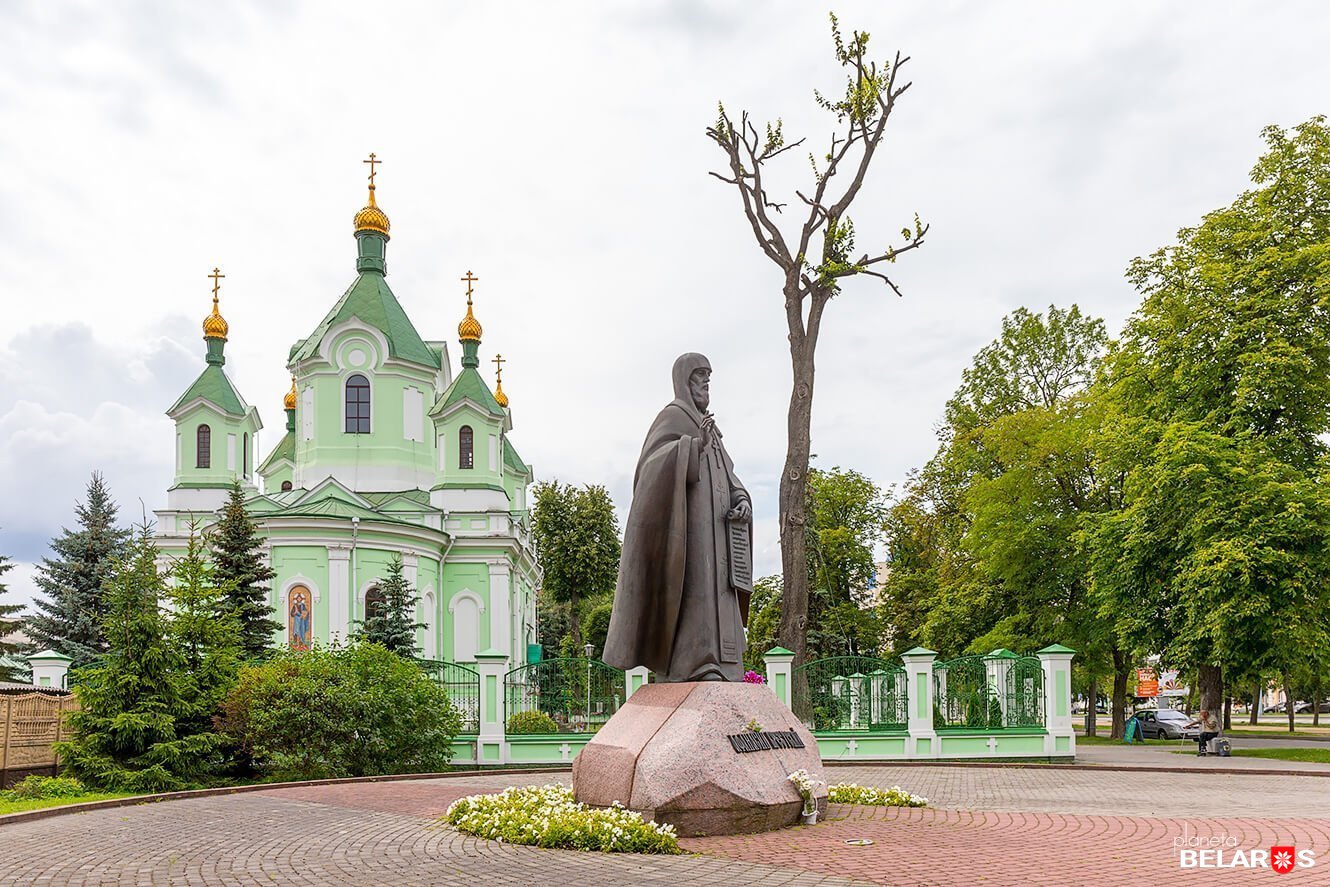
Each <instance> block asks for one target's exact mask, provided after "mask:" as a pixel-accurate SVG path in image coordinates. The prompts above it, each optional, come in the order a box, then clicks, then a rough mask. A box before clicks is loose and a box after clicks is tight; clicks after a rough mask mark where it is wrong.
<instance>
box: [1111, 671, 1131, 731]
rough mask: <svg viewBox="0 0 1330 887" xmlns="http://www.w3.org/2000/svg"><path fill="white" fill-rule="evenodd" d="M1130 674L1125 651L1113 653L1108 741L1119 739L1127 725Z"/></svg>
mask: <svg viewBox="0 0 1330 887" xmlns="http://www.w3.org/2000/svg"><path fill="white" fill-rule="evenodd" d="M1130 674H1131V661H1130V660H1129V659H1128V658H1127V652H1126V651H1125V650H1114V651H1113V728H1112V730H1110V731H1109V734H1108V736H1109V738H1110V739H1121V738H1122V734H1123V732H1124V730H1125V729H1126V724H1127V678H1128V677H1129V676H1130Z"/></svg>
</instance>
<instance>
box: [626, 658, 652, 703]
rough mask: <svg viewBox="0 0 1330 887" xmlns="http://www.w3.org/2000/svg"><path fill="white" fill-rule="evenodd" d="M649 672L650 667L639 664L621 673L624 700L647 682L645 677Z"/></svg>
mask: <svg viewBox="0 0 1330 887" xmlns="http://www.w3.org/2000/svg"><path fill="white" fill-rule="evenodd" d="M650 674H651V669H649V668H647V667H646V666H645V665H639V666H637V667H635V668H630V669H628V670H627V671H625V672H624V673H623V690H624V697H623V698H624V701H625V702H627V701H628V700H629V699H631V698H632V697H633V694H634V693H636V692H637V691H638V689H639V688H640V687H641V686H642V685H643V684H645V683H646V682H647V677H648V676H649V675H650Z"/></svg>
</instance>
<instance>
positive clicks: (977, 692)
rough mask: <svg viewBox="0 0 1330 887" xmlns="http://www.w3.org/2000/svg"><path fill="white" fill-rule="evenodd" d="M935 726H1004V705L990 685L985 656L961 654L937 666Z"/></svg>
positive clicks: (934, 670) (935, 670)
mask: <svg viewBox="0 0 1330 887" xmlns="http://www.w3.org/2000/svg"><path fill="white" fill-rule="evenodd" d="M933 705H934V716H933V721H934V724H933V726H934V727H935V728H937V729H970V730H982V729H986V728H988V727H989V726H993V727H1001V726H1002V707H1001V703H1000V702H999V700H998V697H997V694H996V693H994V692H992V689H991V688H990V687H989V685H988V670H987V668H986V667H985V666H984V657H982V656H961V657H959V658H957V659H950V660H947V661H946V662H939V663H937V664H935V665H934V666H933Z"/></svg>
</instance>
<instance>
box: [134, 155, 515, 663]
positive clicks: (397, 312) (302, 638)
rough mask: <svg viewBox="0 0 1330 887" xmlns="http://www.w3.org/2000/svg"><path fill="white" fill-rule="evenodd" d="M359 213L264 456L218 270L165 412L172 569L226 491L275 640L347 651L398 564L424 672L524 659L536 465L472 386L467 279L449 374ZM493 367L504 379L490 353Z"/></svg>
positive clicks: (477, 334)
mask: <svg viewBox="0 0 1330 887" xmlns="http://www.w3.org/2000/svg"><path fill="white" fill-rule="evenodd" d="M366 162H367V163H369V164H370V175H369V199H368V202H367V205H366V206H365V207H364V208H363V209H361V210H360V212H358V213H356V215H355V241H356V272H357V274H356V278H355V280H354V281H353V282H352V284H351V286H350V287H349V288H348V289H347V290H346V292H345V293H343V294H342V297H341V298H340V299H338V300H337V302H336V304H334V305H333V306H332V309H331V310H330V311H329V312H328V313H327V315H326V316H325V317H324V318H323V320H322V321H320V322H319V324H318V325H317V326H316V327H314V330H313V331H312V332H311V333H310V334H309V335H308V336H307V337H305V338H303V339H300V340H299V341H297V342H296V343H295V344H294V345H292V346H291V351H290V353H289V354H288V356H287V368H288V369H289V370H290V372H291V390H290V391H289V392H287V394H286V397H285V400H284V401H283V407H284V409H285V412H286V427H285V429H284V434H283V436H282V438H281V440H280V441H278V443H277V446H275V447H273V448H272V450H271V451H270V452H269V453H268V454H267V456H266V457H265V458H264V459H262V461H260V460H259V458H258V456H259V451H258V436H259V430H260V429H261V428H262V427H263V424H262V422H261V421H260V420H259V414H258V411H257V410H255V408H254V407H253V406H250V405H249V404H248V403H247V402H246V400H245V399H244V398H243V397H241V396H240V392H239V391H237V390H236V387H235V385H234V384H233V383H232V381H231V379H230V377H228V376H227V373H226V370H225V369H224V367H225V365H226V355H225V349H226V342H227V336H228V334H229V328H228V325H227V322H226V320H225V319H223V317H222V315H221V311H220V307H219V291H220V286H219V282H220V279H221V278H222V277H224V276H225V275H223V274H221V273H220V271H218V270H217V269H214V270H213V273H212V275H211V276H212V277H213V298H212V313H211V314H209V315H208V316H207V318H205V319H204V321H203V341H204V343H205V347H206V351H205V356H204V360H205V366H204V368H203V372H202V373H201V374H200V375H199V377H198V378H197V379H196V380H195V381H194V383H193V384H192V385H190V386H189V388H188V389H186V391H185V393H184V394H182V395H181V396H180V398H179V399H178V400H177V401H176V402H175V403H174V404H173V405H172V406H171V408H170V409H169V410H167V415H168V416H170V417H171V419H172V420H174V422H175V478H174V481H173V482H172V484H171V486H170V488H169V489H168V490H167V494H166V508H164V509H162V510H160V511H157V512H156V515H157V526H158V534H159V536H158V543H159V545H160V547H161V550H162V552H163V554H164V555H166V556H167V557H170V556H173V555H178V554H180V553H182V552H183V551H184V548H185V544H186V541H187V539H188V536H189V530H190V526H191V524H192V523H193V524H196V525H197V526H199V527H200V528H201V529H206V527H207V526H208V525H209V524H210V523H212V522H214V521H215V520H216V519H217V517H218V513H219V509H220V508H221V506H222V505H223V503H224V502H225V501H226V499H227V496H228V493H229V491H230V489H231V486H232V483H233V482H234V481H236V480H239V482H240V485H241V488H242V489H243V490H244V492H245V493H246V496H247V498H246V508H247V509H248V510H249V512H250V514H251V515H252V516H253V518H254V519H255V521H256V522H257V524H258V526H259V528H260V532H261V533H262V535H263V536H264V538H265V546H264V553H265V555H266V557H267V558H268V561H269V563H270V565H271V566H272V568H273V570H274V571H276V574H277V575H276V578H274V579H273V581H272V586H271V592H270V603H271V604H272V606H273V607H274V608H275V610H276V615H277V617H278V618H279V620H280V621H281V622H282V623H283V625H284V628H283V630H282V632H281V633H280V635H277V636H274V638H273V642H274V644H289V645H291V646H293V647H297V648H304V647H308V646H309V645H310V644H312V643H315V642H322V643H329V642H331V641H334V640H338V639H345V638H347V637H348V636H349V635H351V634H353V633H354V632H355V630H356V627H357V623H358V621H359V620H362V619H364V618H365V617H366V613H367V611H372V610H373V608H374V607H376V606H382V595H381V594H380V593H379V591H378V582H379V581H380V579H381V578H382V577H383V576H384V575H385V574H386V571H387V567H388V564H389V562H390V561H391V560H392V559H393V558H394V557H395V556H400V557H401V558H402V562H403V564H404V573H405V575H406V578H407V579H408V580H409V581H410V582H411V584H412V586H413V587H414V588H415V589H416V591H417V593H418V594H419V596H420V604H419V606H418V609H417V612H416V621H417V622H418V623H420V624H422V625H423V628H420V629H418V630H417V642H418V644H419V646H420V648H421V649H422V650H423V654H424V656H425V658H427V659H439V660H447V661H452V662H467V661H473V660H474V658H475V655H476V653H477V652H482V651H496V652H499V653H503V654H506V655H507V656H508V657H509V662H510V663H511V664H512V666H514V667H515V666H517V665H522V664H525V663H526V662H527V659H528V649H529V647H528V645H531V644H534V643H535V640H536V612H535V592H536V589H537V588H538V587H539V584H540V570H539V567H538V566H537V563H536V556H535V549H534V547H533V544H532V540H531V536H530V532H529V516H528V507H527V487H528V485H529V484H530V483H531V482H532V478H533V475H532V469H531V466H529V465H527V464H526V463H525V462H523V461H522V458H521V456H519V455H518V454H517V450H516V448H515V447H514V446H513V444H512V441H511V440H510V439H509V434H510V433H511V431H512V428H513V419H512V411H511V410H510V409H509V406H508V397H507V395H505V394H504V392H503V382H502V376H501V375H499V374H496V376H497V378H496V383H495V387H494V389H493V390H491V389H490V387H489V385H488V384H487V383H486V382H485V380H484V378H482V376H481V374H480V371H479V370H480V343H481V333H482V330H481V326H480V322H479V321H478V320H477V319H476V316H475V313H474V310H473V304H472V295H473V292H474V289H473V285H474V283H475V282H476V281H477V280H478V279H479V278H476V277H474V276H473V275H472V274H471V272H470V271H468V272H467V274H466V277H464V278H462V280H463V281H464V282H465V283H466V285H467V289H466V316H465V317H464V318H463V319H462V322H461V324H459V326H458V328H457V338H458V342H459V344H460V345H461V351H462V357H461V368H460V369H459V370H458V371H457V373H456V374H454V372H453V367H452V363H451V361H450V359H449V355H448V346H447V344H446V343H445V342H442V341H427V340H425V339H423V338H421V336H420V334H419V333H418V332H417V331H416V327H415V325H414V324H412V322H411V319H410V318H409V317H407V315H406V312H405V311H403V310H402V306H401V304H400V303H399V302H398V301H397V297H396V296H394V295H393V291H392V289H391V288H390V287H389V286H388V280H387V271H388V266H387V260H386V250H387V245H388V240H389V237H388V231H389V223H388V216H387V215H386V214H385V213H384V212H383V210H382V209H380V208H379V206H378V203H377V201H376V198H375V193H374V192H375V185H374V177H375V172H374V166H375V164H376V163H380V162H381V161H379V160H377V159H376V157H375V155H373V154H371V155H370V159H369V160H368V161H366ZM494 363H495V365H496V367H497V370H498V371H499V373H501V372H502V358H501V357H500V356H496V357H495V358H494Z"/></svg>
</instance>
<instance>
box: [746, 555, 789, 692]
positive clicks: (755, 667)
mask: <svg viewBox="0 0 1330 887" xmlns="http://www.w3.org/2000/svg"><path fill="white" fill-rule="evenodd" d="M780 598H781V579H780V576H763V577H762V578H761V579H758V580H757V581H756V582H754V583H753V595H752V597H750V598H749V599H748V645H747V647H746V648H745V649H744V667H745V668H746V669H749V670H751V671H756V672H760V673H762V674H765V673H766V661H765V659H764V656H765V655H766V652H767V651H768V650H770V649H771V648H772V647H775V646H778V643H777V640H776V633H777V631H779V629H780Z"/></svg>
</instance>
